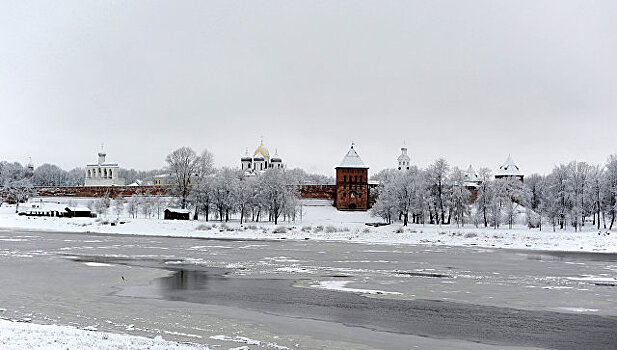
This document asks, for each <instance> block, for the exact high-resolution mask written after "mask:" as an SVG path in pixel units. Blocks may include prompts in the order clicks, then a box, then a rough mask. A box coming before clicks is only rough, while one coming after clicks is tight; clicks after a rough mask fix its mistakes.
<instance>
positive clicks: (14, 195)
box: [2, 177, 34, 213]
mask: <svg viewBox="0 0 617 350" xmlns="http://www.w3.org/2000/svg"><path fill="white" fill-rule="evenodd" d="M7 179H8V180H7V182H5V184H4V186H3V187H2V192H3V193H4V194H5V196H6V199H5V200H6V201H8V202H9V203H15V204H16V205H15V212H16V213H17V212H18V211H19V203H24V202H25V201H27V200H28V198H29V197H30V196H32V195H33V194H34V187H33V186H32V182H30V179H25V178H23V179H20V180H13V179H12V178H11V177H8V178H7Z"/></svg>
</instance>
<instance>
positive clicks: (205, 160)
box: [165, 147, 212, 209]
mask: <svg viewBox="0 0 617 350" xmlns="http://www.w3.org/2000/svg"><path fill="white" fill-rule="evenodd" d="M165 161H166V162H167V171H168V172H169V173H170V174H171V175H172V177H173V180H172V184H171V185H172V194H173V195H174V196H176V197H177V198H178V200H179V204H180V207H181V208H182V209H185V208H186V207H187V205H188V204H189V203H188V197H189V194H190V187H191V183H192V181H194V179H195V178H199V177H203V176H205V175H206V173H207V172H209V171H210V170H211V168H212V154H211V153H210V152H208V151H204V152H202V154H201V155H200V156H198V155H197V154H196V153H195V151H193V150H192V149H191V148H189V147H182V148H178V149H177V150H175V151H173V152H172V153H170V154H169V155H167V157H166V158H165Z"/></svg>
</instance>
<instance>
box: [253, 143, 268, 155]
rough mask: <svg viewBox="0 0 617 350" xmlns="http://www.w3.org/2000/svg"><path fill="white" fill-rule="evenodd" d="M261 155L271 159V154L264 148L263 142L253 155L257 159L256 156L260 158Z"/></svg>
mask: <svg viewBox="0 0 617 350" xmlns="http://www.w3.org/2000/svg"><path fill="white" fill-rule="evenodd" d="M259 155H260V156H261V157H269V156H270V152H269V151H268V149H267V148H266V146H264V142H263V140H262V141H260V142H259V147H257V149H256V150H255V152H254V153H253V157H256V156H259Z"/></svg>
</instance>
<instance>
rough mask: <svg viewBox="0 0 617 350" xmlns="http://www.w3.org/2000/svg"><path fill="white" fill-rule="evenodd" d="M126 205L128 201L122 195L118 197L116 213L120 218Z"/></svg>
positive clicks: (115, 201) (115, 204)
mask: <svg viewBox="0 0 617 350" xmlns="http://www.w3.org/2000/svg"><path fill="white" fill-rule="evenodd" d="M125 204H126V199H124V197H123V196H122V195H120V196H118V197H116V199H115V200H114V205H113V207H114V213H115V214H116V216H117V217H118V218H119V217H120V215H122V213H124V205H125Z"/></svg>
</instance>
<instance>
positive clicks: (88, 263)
mask: <svg viewBox="0 0 617 350" xmlns="http://www.w3.org/2000/svg"><path fill="white" fill-rule="evenodd" d="M84 265H87V266H93V267H103V266H113V265H111V264H105V263H99V262H85V263H84Z"/></svg>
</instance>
